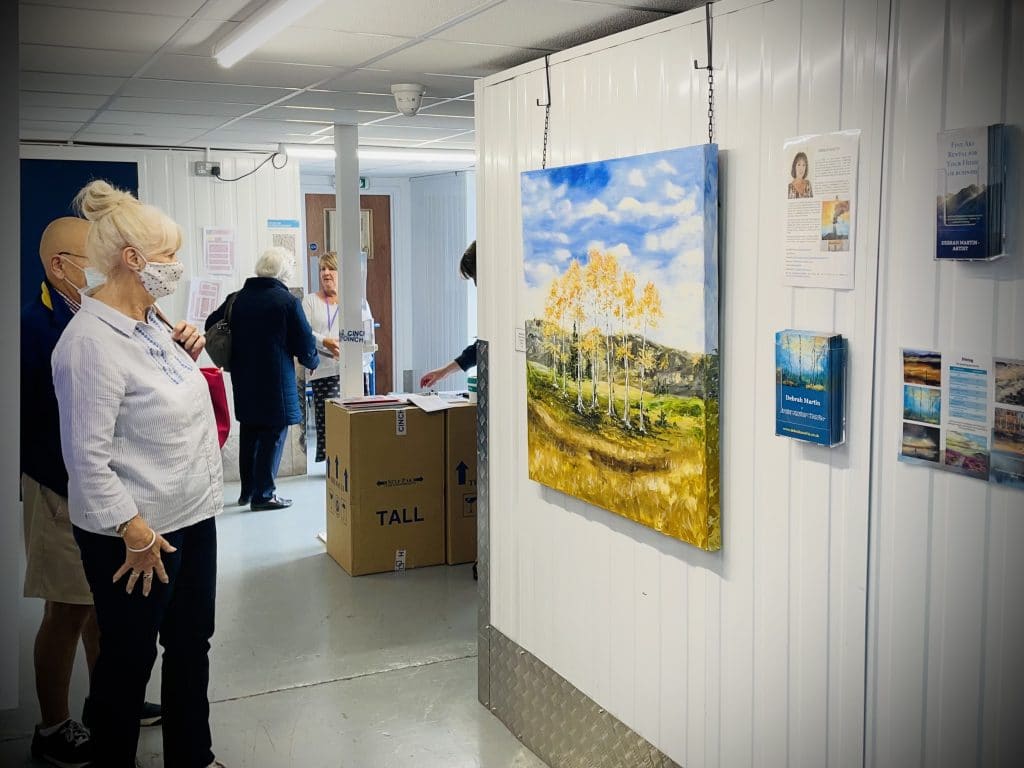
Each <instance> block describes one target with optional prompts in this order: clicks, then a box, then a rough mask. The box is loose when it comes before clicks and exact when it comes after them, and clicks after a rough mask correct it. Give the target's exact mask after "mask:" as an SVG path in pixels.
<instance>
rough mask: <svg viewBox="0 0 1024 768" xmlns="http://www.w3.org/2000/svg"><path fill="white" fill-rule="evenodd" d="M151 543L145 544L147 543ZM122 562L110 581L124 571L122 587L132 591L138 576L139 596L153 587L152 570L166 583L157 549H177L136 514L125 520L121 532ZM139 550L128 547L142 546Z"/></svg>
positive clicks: (159, 550) (161, 550)
mask: <svg viewBox="0 0 1024 768" xmlns="http://www.w3.org/2000/svg"><path fill="white" fill-rule="evenodd" d="M150 542H153V543H152V545H150V546H149V547H146V545H147V544H149V543H150ZM124 544H125V551H124V564H123V565H122V566H121V567H120V568H118V569H117V571H116V572H115V573H114V582H115V583H116V582H118V581H120V580H121V577H122V576H124V575H125V574H126V573H128V574H130V575H129V576H128V583H127V584H126V585H125V591H126V592H127V593H128V594H129V595H130V594H131V593H132V592H134V591H135V584H136V583H137V582H138V580H139V579H140V578H141V579H142V596H143V597H148V596H149V591H150V590H151V589H152V588H153V574H154V573H155V574H156V577H157V578H158V579H160V581H162V582H163V583H164V584H166V583H167V582H168V581H169V579H168V577H167V570H166V569H165V568H164V564H163V561H162V560H161V559H160V553H161V552H177V549H176V548H175V547H172V546H171V545H170V543H169V542H168V541H167V539H165V538H164V537H163V536H161V535H160V534H158V533H155V532H154V531H153V529H152V528H150V527H149V526H148V525H146V521H145V520H143V519H142V518H141V517H136V518H135V519H133V520H132V521H131V522H130V523H129V524H128V528H127V529H126V530H125V532H124ZM143 547H146V548H145V549H144V550H143V551H142V552H132V551H130V550H131V549H143Z"/></svg>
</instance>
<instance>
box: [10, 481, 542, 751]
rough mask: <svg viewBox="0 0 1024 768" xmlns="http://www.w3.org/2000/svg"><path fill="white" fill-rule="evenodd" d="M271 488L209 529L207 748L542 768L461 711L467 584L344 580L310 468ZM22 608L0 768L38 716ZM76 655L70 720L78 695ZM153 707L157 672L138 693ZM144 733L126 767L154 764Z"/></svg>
mask: <svg viewBox="0 0 1024 768" xmlns="http://www.w3.org/2000/svg"><path fill="white" fill-rule="evenodd" d="M311 473H312V474H311V476H309V477H305V478H294V479H288V478H285V479H283V480H281V481H280V482H279V484H278V485H279V492H280V493H281V495H284V496H288V497H291V498H293V499H294V500H295V505H294V506H293V507H292V508H291V509H288V510H278V511H272V512H250V511H248V509H247V508H246V509H245V510H244V511H243V510H241V509H240V508H238V507H234V506H233V500H234V498H236V497H237V495H238V487H237V485H233V484H232V485H229V486H228V487H227V488H226V490H225V496H226V500H227V503H228V506H227V508H226V509H225V512H224V515H223V516H222V517H221V518H220V521H219V523H218V535H219V547H220V557H219V574H218V582H217V584H218V595H217V632H216V635H215V636H214V640H213V650H212V652H211V667H212V669H211V684H210V699H211V702H212V708H211V710H212V711H211V720H212V726H213V733H214V746H215V750H216V753H217V757H218V759H219V760H221V761H222V762H224V763H225V765H227V766H228V768H242V766H251V767H253V768H255V767H256V766H259V767H260V768H264V767H265V768H272V767H273V768H277V767H279V766H280V767H284V766H324V767H325V768H326V767H327V766H333V767H335V768H414V767H415V768H442V767H443V768H462V767H463V766H466V767H468V766H481V767H483V768H506V767H507V768H513V767H514V768H542V767H543V765H544V764H543V763H542V762H541V761H540V760H539V759H538V758H537V757H536V756H534V755H533V753H531V752H530V751H529V750H527V749H526V748H525V747H524V746H522V744H520V743H519V742H518V741H517V740H516V739H515V738H514V737H513V736H512V735H511V733H509V732H508V730H506V728H505V727H504V726H503V725H502V724H501V723H500V722H499V721H498V720H497V719H495V718H494V717H493V716H492V715H491V714H490V713H489V712H488V711H487V710H486V709H484V708H483V707H482V706H481V705H480V704H479V703H478V702H477V700H476V653H477V650H476V584H475V582H474V581H473V577H472V573H471V567H470V566H468V565H467V566H456V567H446V566H440V567H436V568H424V569H419V570H412V571H407V572H405V573H400V574H382V575H374V576H360V577H359V578H355V579H354V578H351V577H350V576H348V574H346V573H345V572H344V571H342V570H341V568H340V567H339V566H338V565H336V564H335V563H334V561H333V560H331V559H330V557H328V556H327V554H326V553H325V551H324V547H323V544H322V543H321V542H320V541H318V540H317V539H316V534H317V533H318V532H319V531H321V530H323V518H324V514H323V494H324V479H323V465H322V464H321V465H319V466H316V465H314V466H312V467H311ZM40 615H41V604H40V602H39V601H38V600H25V601H23V604H22V611H21V616H20V622H21V700H22V707H21V709H19V710H15V711H8V712H0V766H27V765H34V763H33V762H32V760H31V759H30V758H29V757H28V751H29V737H30V735H31V733H32V726H33V723H34V722H35V721H36V719H37V717H38V709H37V706H36V700H35V694H34V690H33V687H32V686H33V673H32V664H31V648H32V641H33V638H34V636H35V630H36V628H37V627H38V623H39V618H40ZM83 667H84V660H83V659H82V658H81V654H79V663H78V665H77V666H76V670H75V677H74V680H73V683H72V713H73V715H76V716H77V714H78V713H80V712H81V702H82V698H83V696H84V695H85V691H86V687H87V682H86V675H85V673H84V669H83ZM150 691H151V697H150V698H151V699H152V700H158V694H157V692H158V691H159V670H156V671H155V672H154V679H153V681H152V682H151V684H150ZM161 752H162V749H161V735H160V730H159V728H155V729H147V730H146V731H145V732H144V734H143V738H142V742H141V744H140V748H139V758H140V760H141V762H142V764H143V765H144V766H146V767H147V768H151V767H155V766H160V765H162V760H161Z"/></svg>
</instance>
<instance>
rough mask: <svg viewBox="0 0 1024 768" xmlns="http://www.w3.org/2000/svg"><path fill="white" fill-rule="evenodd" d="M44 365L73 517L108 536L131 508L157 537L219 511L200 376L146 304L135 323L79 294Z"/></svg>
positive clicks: (215, 448)
mask: <svg viewBox="0 0 1024 768" xmlns="http://www.w3.org/2000/svg"><path fill="white" fill-rule="evenodd" d="M52 364H53V384H54V389H55V390H56V393H57V402H58V404H59V406H60V439H61V449H62V451H63V453H64V463H65V464H66V465H67V469H68V512H69V514H70V517H71V522H72V523H74V524H75V525H77V526H78V527H79V528H84V529H85V530H87V531H92V532H93V533H103V534H114V529H115V528H116V527H117V526H118V525H119V524H120V523H123V522H125V521H126V520H130V519H131V518H132V517H134V516H135V515H136V513H138V514H140V515H142V517H143V519H144V520H145V521H146V523H147V524H148V525H149V526H150V527H152V528H153V529H154V530H155V531H156V532H157V533H161V534H163V533H168V532H170V531H176V530H179V529H181V528H184V527H186V526H189V525H192V524H194V523H198V522H200V521H202V520H205V519H207V518H209V517H212V516H214V515H216V514H218V513H220V512H221V511H222V510H223V509H224V492H223V486H224V476H223V469H222V465H221V457H220V447H219V445H218V443H217V427H216V422H215V420H214V415H213V405H212V402H211V400H210V392H209V389H208V387H207V384H206V380H205V378H204V377H203V374H202V373H201V372H200V371H199V367H198V365H197V364H196V363H195V362H194V361H193V360H192V358H191V357H190V356H189V354H188V353H187V352H185V350H184V349H182V348H181V347H180V346H179V345H178V344H176V343H175V342H174V341H173V340H172V339H171V335H170V331H169V330H168V329H167V328H166V326H164V325H162V324H161V323H160V322H159V321H158V320H157V317H156V315H155V313H154V312H153V310H152V309H150V310H149V312H148V317H147V322H141V321H136V320H133V319H132V318H130V317H128V316H127V315H124V314H122V313H121V312H119V311H117V310H116V309H114V308H113V307H110V306H108V305H106V304H104V303H102V302H100V301H97V300H96V299H93V298H91V297H90V296H88V295H83V296H82V308H81V310H80V311H79V312H78V313H77V314H76V315H75V317H74V318H73V319H72V320H71V322H70V323H69V324H68V327H67V328H66V329H65V330H64V333H63V334H62V335H61V337H60V341H58V342H57V346H56V348H55V349H54V351H53V358H52Z"/></svg>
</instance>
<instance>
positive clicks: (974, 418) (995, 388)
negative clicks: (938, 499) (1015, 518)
mask: <svg viewBox="0 0 1024 768" xmlns="http://www.w3.org/2000/svg"><path fill="white" fill-rule="evenodd" d="M902 355H903V421H902V432H901V443H900V460H901V461H905V462H910V463H915V464H923V465H926V466H930V467H932V468H933V469H942V470H946V471H949V472H955V473H957V474H961V475H965V476H967V477H973V478H976V479H978V480H985V481H990V482H993V483H996V484H998V485H1006V486H1009V487H1013V488H1021V489H1024V360H1011V359H1008V358H1001V357H996V358H992V357H985V356H979V355H973V354H948V353H941V352H936V351H931V350H921V349H904V350H903V351H902Z"/></svg>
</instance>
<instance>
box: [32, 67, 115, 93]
mask: <svg viewBox="0 0 1024 768" xmlns="http://www.w3.org/2000/svg"><path fill="white" fill-rule="evenodd" d="M19 80H20V84H21V88H22V90H28V91H53V92H55V93H87V94H97V95H101V96H109V95H110V94H112V93H114V91H116V90H117V89H118V88H119V87H121V85H122V84H123V83H125V82H126V80H125V79H124V78H123V77H89V76H86V75H66V74H55V73H53V72H22V73H21V76H20V78H19Z"/></svg>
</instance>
